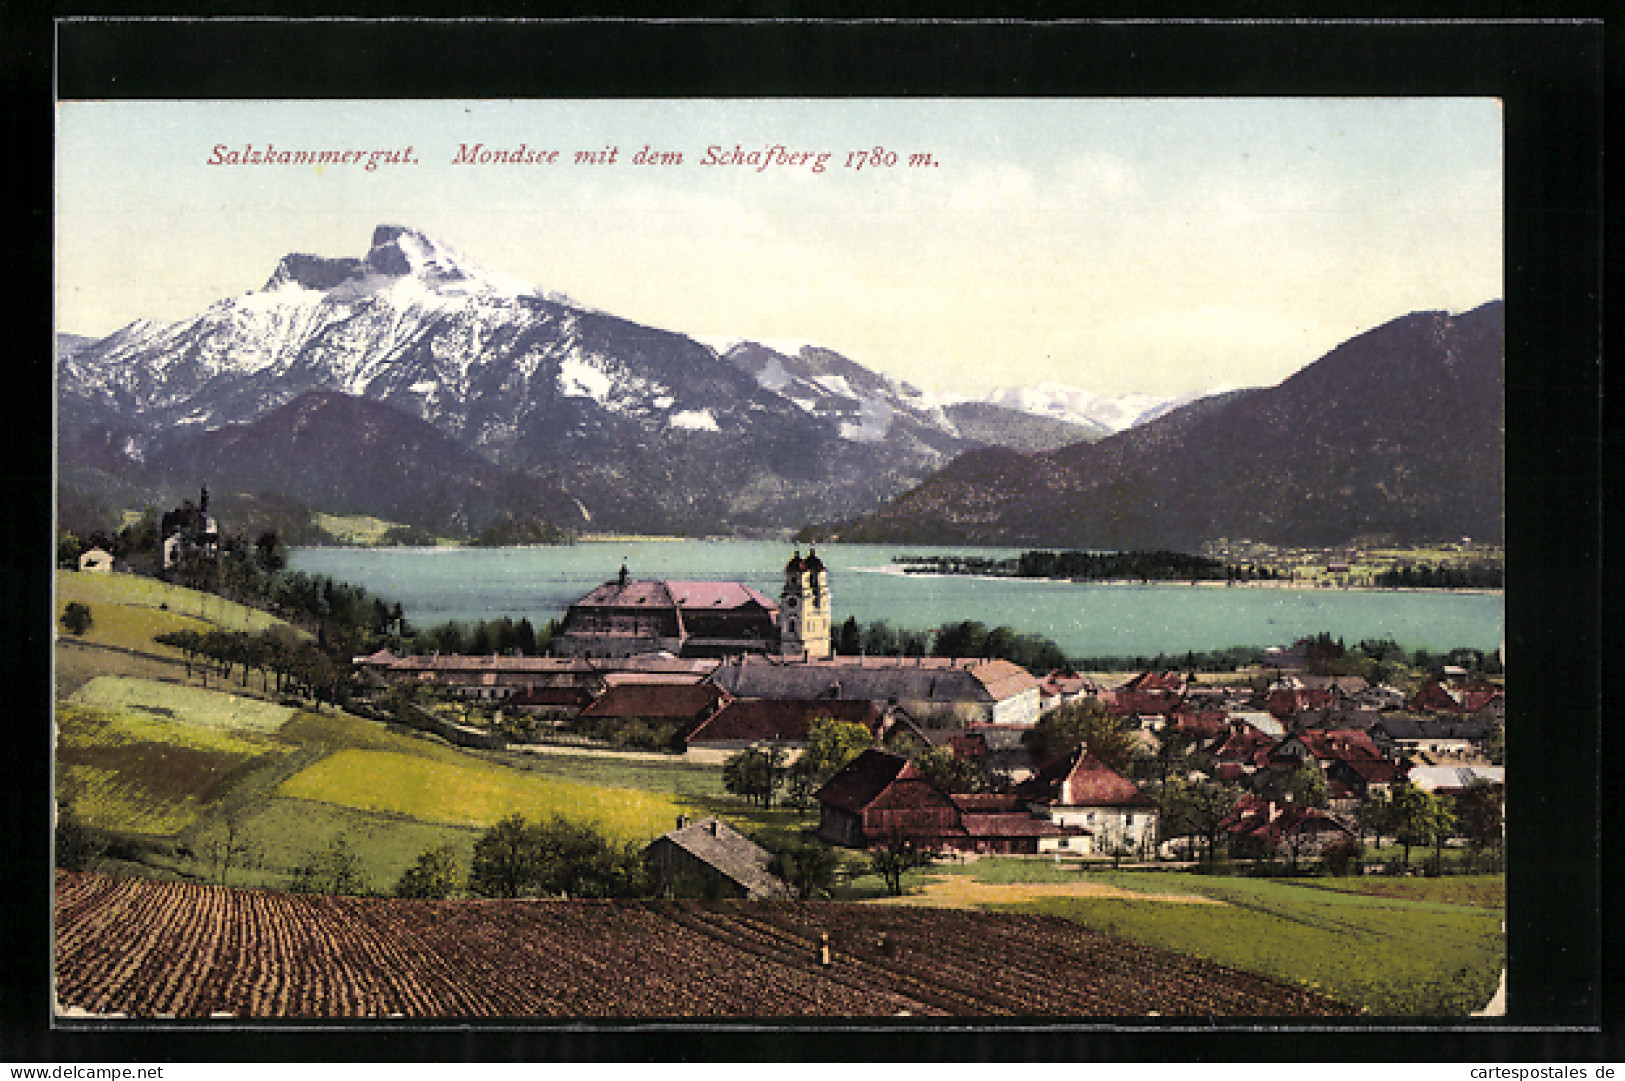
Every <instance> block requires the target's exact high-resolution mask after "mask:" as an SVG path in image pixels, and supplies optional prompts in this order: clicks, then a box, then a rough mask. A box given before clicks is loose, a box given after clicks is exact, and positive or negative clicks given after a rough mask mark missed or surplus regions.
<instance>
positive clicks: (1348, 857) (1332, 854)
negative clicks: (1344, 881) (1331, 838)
mask: <svg viewBox="0 0 1625 1081" xmlns="http://www.w3.org/2000/svg"><path fill="white" fill-rule="evenodd" d="M1364 855H1365V846H1364V845H1362V844H1361V843H1360V842H1359V841H1357V840H1354V839H1353V838H1350V839H1348V840H1344V841H1338V842H1337V843H1336V844H1333V845H1329V846H1327V848H1326V851H1325V852H1323V853H1321V859H1322V860H1323V861H1325V864H1326V869H1327V870H1328V871H1330V872H1331V873H1332V874H1334V875H1336V876H1337V877H1338V878H1342V877H1343V876H1344V875H1346V874H1348V873H1349V865H1350V864H1355V865H1356V866H1357V865H1358V863H1359V861H1360V859H1361V857H1363V856H1364Z"/></svg>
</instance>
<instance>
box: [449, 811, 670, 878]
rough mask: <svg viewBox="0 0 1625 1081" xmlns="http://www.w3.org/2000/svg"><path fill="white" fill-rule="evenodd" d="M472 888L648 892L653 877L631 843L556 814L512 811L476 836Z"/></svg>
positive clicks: (471, 875) (587, 824) (470, 873)
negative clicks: (534, 816) (537, 816)
mask: <svg viewBox="0 0 1625 1081" xmlns="http://www.w3.org/2000/svg"><path fill="white" fill-rule="evenodd" d="M468 888H469V890H470V891H471V892H472V893H475V894H477V895H479V896H482V897H525V896H535V895H539V896H547V897H644V896H648V895H650V894H651V893H652V892H653V880H652V879H651V877H650V876H649V873H648V870H647V868H645V866H644V863H643V854H642V852H641V851H639V849H638V848H637V847H636V846H635V845H633V844H631V843H617V842H614V841H611V840H609V839H608V838H606V837H605V836H604V835H603V834H602V833H600V832H599V830H598V828H597V827H596V826H593V825H591V824H589V823H584V822H574V821H571V820H569V819H566V818H562V817H560V816H558V815H555V816H554V817H553V818H552V819H550V820H549V821H547V822H539V823H536V824H534V825H533V824H530V823H527V822H526V821H525V819H524V816H522V815H518V814H513V815H509V816H508V817H507V818H504V819H502V821H500V822H498V823H497V824H496V825H495V826H492V827H491V828H490V829H489V830H487V831H486V832H485V834H484V835H483V836H482V837H481V838H480V839H479V840H478V841H476V842H474V859H473V862H472V864H471V865H470V867H469V874H468Z"/></svg>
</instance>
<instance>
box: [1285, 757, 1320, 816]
mask: <svg viewBox="0 0 1625 1081" xmlns="http://www.w3.org/2000/svg"><path fill="white" fill-rule="evenodd" d="M1286 790H1287V794H1288V795H1290V796H1291V797H1292V802H1293V803H1296V804H1297V805H1298V806H1300V807H1321V808H1324V807H1325V806H1326V804H1327V802H1328V801H1327V796H1326V775H1325V774H1324V773H1322V772H1321V771H1320V765H1319V763H1317V762H1315V761H1314V759H1305V760H1304V762H1303V764H1302V765H1300V766H1299V767H1298V768H1297V769H1295V770H1293V771H1292V772H1291V773H1290V774H1288V775H1287V779H1286Z"/></svg>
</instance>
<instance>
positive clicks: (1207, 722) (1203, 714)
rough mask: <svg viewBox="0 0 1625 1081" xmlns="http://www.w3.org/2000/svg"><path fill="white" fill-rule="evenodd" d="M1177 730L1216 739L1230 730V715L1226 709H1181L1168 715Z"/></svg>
mask: <svg viewBox="0 0 1625 1081" xmlns="http://www.w3.org/2000/svg"><path fill="white" fill-rule="evenodd" d="M1168 720H1169V722H1170V723H1171V724H1172V725H1173V727H1174V730H1175V731H1177V732H1185V733H1189V734H1190V735H1194V736H1201V737H1204V738H1207V739H1214V738H1217V737H1220V736H1224V735H1227V734H1228V733H1229V731H1230V715H1229V714H1228V713H1226V712H1225V711H1224V710H1222V709H1219V710H1199V711H1192V710H1179V711H1177V712H1174V713H1170V714H1169V715H1168Z"/></svg>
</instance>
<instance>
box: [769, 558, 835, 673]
mask: <svg viewBox="0 0 1625 1081" xmlns="http://www.w3.org/2000/svg"><path fill="white" fill-rule="evenodd" d="M779 652H781V653H783V654H784V655H785V656H787V657H799V656H801V655H802V654H806V655H807V656H808V657H809V658H811V657H828V656H829V655H830V645H829V575H828V574H827V573H826V572H825V570H824V561H823V560H821V559H819V558H818V551H817V549H808V551H807V558H806V559H802V558H801V550H800V549H799V548H798V549H797V550H796V553H795V555H793V556H791V557H790V562H788V563H786V564H785V565H784V589H783V590H781V591H780V592H779Z"/></svg>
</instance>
